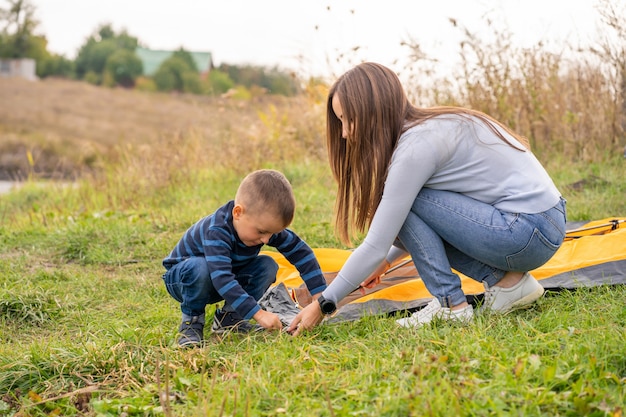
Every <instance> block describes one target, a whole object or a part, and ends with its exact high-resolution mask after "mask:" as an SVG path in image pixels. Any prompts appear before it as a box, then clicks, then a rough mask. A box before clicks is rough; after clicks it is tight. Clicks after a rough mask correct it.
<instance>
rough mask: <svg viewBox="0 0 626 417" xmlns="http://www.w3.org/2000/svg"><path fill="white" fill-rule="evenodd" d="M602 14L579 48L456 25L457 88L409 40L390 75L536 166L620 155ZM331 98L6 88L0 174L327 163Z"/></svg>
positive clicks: (621, 49)
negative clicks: (592, 37) (522, 150)
mask: <svg viewBox="0 0 626 417" xmlns="http://www.w3.org/2000/svg"><path fill="white" fill-rule="evenodd" d="M600 4H601V5H603V6H604V7H603V8H602V9H601V10H602V13H603V16H604V20H603V30H602V31H601V32H600V34H599V37H598V41H597V42H596V43H595V44H594V45H592V46H591V47H588V48H586V49H585V50H579V49H577V47H576V46H575V45H563V46H562V49H561V50H559V51H558V52H554V51H553V50H548V48H547V47H546V45H544V44H543V43H538V44H537V45H535V46H533V47H530V48H520V47H516V46H515V45H514V44H513V43H512V42H511V33H509V32H508V30H507V29H506V28H504V29H503V28H501V27H497V26H495V25H493V23H492V22H493V21H489V20H487V19H486V22H485V24H486V25H487V27H488V28H489V29H491V36H490V37H489V39H485V38H481V37H479V36H478V35H476V34H475V33H474V32H472V31H470V30H468V29H467V28H465V27H462V26H460V25H458V23H457V22H456V21H451V24H452V28H451V30H458V31H461V33H462V36H463V38H462V41H461V43H460V44H459V52H460V56H461V64H460V66H459V68H456V69H455V73H454V74H453V75H452V76H450V77H448V78H443V79H437V74H438V71H437V65H438V64H437V62H436V61H434V60H433V59H431V58H429V57H428V56H427V55H426V54H425V53H424V52H423V50H422V49H421V47H420V44H419V42H417V41H415V40H409V41H406V42H404V44H405V45H406V46H407V49H408V52H407V57H406V59H405V60H404V61H403V62H405V64H404V66H403V67H401V65H400V64H398V67H399V68H398V70H399V72H400V73H401V74H402V78H403V79H404V80H406V83H405V84H406V87H407V91H408V94H409V96H410V98H411V100H412V101H413V102H414V103H416V104H417V105H422V106H430V105H446V104H451V105H459V106H467V107H471V108H474V109H478V110H481V111H484V112H485V113H488V114H490V115H492V116H494V117H495V118H497V119H499V120H501V121H503V122H504V123H506V124H508V125H509V126H511V127H512V128H513V129H514V130H516V131H518V132H519V133H521V134H523V135H525V136H527V137H528V138H529V140H530V142H531V145H532V148H533V150H534V152H535V153H536V154H537V155H538V156H539V157H540V159H542V160H544V161H546V160H549V159H554V157H555V156H558V158H559V159H560V160H565V161H587V162H590V161H599V160H602V159H603V158H606V157H610V156H611V155H615V154H616V153H617V152H620V153H621V152H623V147H624V145H625V144H626V135H625V130H624V128H625V126H626V101H625V96H626V40H625V39H626V38H624V37H623V36H621V35H623V34H624V29H623V28H624V27H626V17H625V16H626V6H624V5H621V4H618V3H617V2H616V1H614V0H601V1H600ZM609 6H610V7H609ZM622 12H623V13H622ZM490 25H492V26H490ZM344 59H345V60H354V59H353V57H351V56H350V55H349V54H345V57H344ZM354 61H356V60H354ZM350 62H352V61H350ZM399 62H402V60H399ZM433 80H436V81H433ZM327 88H328V86H327V85H324V84H321V83H319V82H315V81H313V80H309V84H308V85H307V86H306V88H305V89H304V94H302V95H300V96H298V97H293V98H282V97H271V96H260V97H255V98H253V99H248V100H236V99H224V98H215V97H202V96H192V95H167V94H156V93H145V92H136V91H127V90H121V89H106V88H97V87H94V86H90V85H87V84H83V83H78V82H71V81H62V80H45V81H42V82H38V83H28V82H26V81H18V80H7V79H0V139H1V140H0V176H2V177H4V178H5V179H6V178H7V177H8V178H14V179H15V178H16V179H23V178H27V177H31V176H35V177H57V178H75V177H83V176H84V175H85V174H89V176H90V178H91V179H92V180H93V181H94V183H95V184H98V186H104V185H106V184H108V185H110V186H112V187H117V186H122V185H123V184H132V186H133V187H135V189H137V190H138V192H141V190H142V189H144V188H145V189H151V188H156V189H159V187H164V186H168V184H180V183H181V182H184V181H194V180H195V176H196V175H197V173H198V172H202V171H203V170H206V169H216V168H220V169H222V168H223V169H225V170H231V171H234V172H239V173H241V172H245V171H247V170H250V169H254V168H257V167H261V166H264V165H268V164H270V165H271V164H280V163H282V162H284V161H300V160H302V159H303V158H304V159H306V158H313V159H315V160H319V159H324V155H325V150H324V141H325V138H324V135H325V132H324V129H325V126H324V125H325V121H324V117H325V114H324V113H325V93H326V91H327ZM29 156H30V157H31V158H29ZM0 179H1V178H0Z"/></svg>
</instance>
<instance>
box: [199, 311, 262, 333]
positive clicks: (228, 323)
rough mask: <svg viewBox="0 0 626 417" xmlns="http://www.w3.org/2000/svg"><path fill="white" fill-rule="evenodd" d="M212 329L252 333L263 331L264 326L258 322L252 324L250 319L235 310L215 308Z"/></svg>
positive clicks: (219, 331)
mask: <svg viewBox="0 0 626 417" xmlns="http://www.w3.org/2000/svg"><path fill="white" fill-rule="evenodd" d="M211 330H212V331H213V332H214V333H217V334H221V333H227V332H235V333H251V332H258V331H261V330H263V327H262V326H259V325H258V324H252V323H250V322H249V321H248V320H244V319H243V318H242V317H241V316H240V315H239V314H237V313H236V312H234V311H224V310H222V309H217V310H215V316H213V325H212V326H211Z"/></svg>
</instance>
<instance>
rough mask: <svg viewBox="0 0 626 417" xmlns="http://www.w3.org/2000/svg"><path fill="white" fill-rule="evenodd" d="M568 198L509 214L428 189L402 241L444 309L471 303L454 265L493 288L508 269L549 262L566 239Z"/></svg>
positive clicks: (413, 210) (523, 269) (418, 201)
mask: <svg viewBox="0 0 626 417" xmlns="http://www.w3.org/2000/svg"><path fill="white" fill-rule="evenodd" d="M565 221H566V214H565V200H564V199H562V198H561V200H560V201H559V202H558V203H557V205H556V206H554V207H553V208H551V209H549V210H547V211H545V212H543V213H538V214H523V213H507V212H502V211H500V210H498V209H496V208H495V207H493V206H491V205H489V204H485V203H482V202H480V201H477V200H474V199H472V198H470V197H467V196H465V195H462V194H459V193H454V192H450V191H440V190H432V189H428V188H423V189H422V190H421V191H420V192H419V194H418V195H417V198H416V199H415V201H414V202H413V206H412V208H411V211H410V212H409V215H408V216H407V218H406V220H405V222H404V225H403V226H402V228H401V230H400V233H399V235H398V239H399V240H400V243H401V244H402V245H403V246H404V248H405V249H406V250H407V251H408V252H409V253H410V254H411V258H412V259H413V261H414V263H415V267H416V269H417V271H418V272H419V275H420V277H421V278H422V281H423V282H424V285H425V286H426V288H427V289H428V291H429V292H430V293H431V294H432V295H433V296H435V297H437V298H438V299H439V301H440V303H441V305H442V306H444V307H449V306H455V305H458V304H460V303H462V302H464V301H466V297H465V294H464V293H463V291H462V289H461V280H460V278H459V276H458V275H457V274H455V273H453V272H452V271H451V268H454V269H455V270H457V271H459V272H461V273H462V274H464V275H466V276H468V277H470V278H472V279H474V280H476V281H478V282H483V281H484V282H486V283H487V284H488V285H489V286H492V285H494V284H495V283H497V282H498V281H499V280H500V279H502V277H503V276H504V275H505V273H506V272H507V271H520V272H526V271H530V270H532V269H535V268H537V267H539V266H541V265H543V264H544V263H546V262H547V261H548V260H549V259H550V258H551V257H552V256H553V255H554V253H555V252H556V251H557V249H558V248H559V247H560V246H561V243H562V242H563V239H564V237H565Z"/></svg>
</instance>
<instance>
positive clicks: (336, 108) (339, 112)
mask: <svg viewBox="0 0 626 417" xmlns="http://www.w3.org/2000/svg"><path fill="white" fill-rule="evenodd" d="M331 104H332V106H333V112H334V113H335V116H337V119H339V120H340V121H341V137H342V138H343V139H346V138H347V137H348V130H349V129H350V128H351V126H349V123H348V121H347V120H344V117H343V109H342V108H341V103H340V102H339V95H337V94H335V95H334V96H333V100H332V102H331Z"/></svg>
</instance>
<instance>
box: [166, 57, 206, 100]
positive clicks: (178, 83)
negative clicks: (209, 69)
mask: <svg viewBox="0 0 626 417" xmlns="http://www.w3.org/2000/svg"><path fill="white" fill-rule="evenodd" d="M196 68H197V67H196V65H195V63H194V62H193V58H192V57H191V55H190V54H189V52H187V51H185V50H183V49H182V48H181V49H180V50H178V51H176V52H175V53H174V54H172V56H170V57H169V58H168V59H166V60H165V61H163V63H162V64H161V66H160V67H159V69H158V70H157V72H156V74H154V82H155V84H156V86H157V89H158V90H159V91H180V92H185V93H194V94H200V93H201V92H202V83H201V81H200V75H199V74H198V70H197V69H196Z"/></svg>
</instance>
